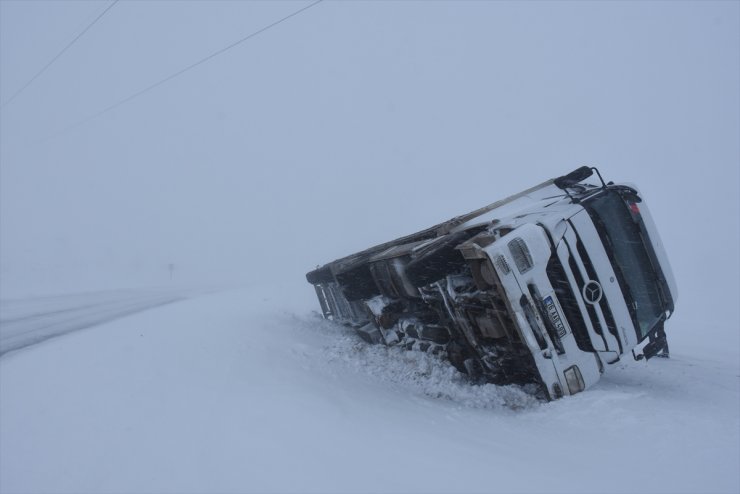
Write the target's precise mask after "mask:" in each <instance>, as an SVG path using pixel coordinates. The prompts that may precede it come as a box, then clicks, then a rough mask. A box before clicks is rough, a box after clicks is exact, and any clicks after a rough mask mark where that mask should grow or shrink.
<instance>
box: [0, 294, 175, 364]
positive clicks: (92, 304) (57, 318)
mask: <svg viewBox="0 0 740 494" xmlns="http://www.w3.org/2000/svg"><path fill="white" fill-rule="evenodd" d="M186 296H187V292H186V291H179V292H175V291H172V290H166V291H163V290H112V291H104V292H93V293H82V294H79V293H76V294H69V295H57V296H46V297H38V298H31V299H11V300H4V301H2V302H0V308H1V309H2V312H1V313H0V355H2V354H4V353H6V352H9V351H11V350H17V349H19V348H24V347H26V346H29V345H33V344H35V343H39V342H41V341H44V340H47V339H49V338H53V337H55V336H60V335H63V334H66V333H69V332H71V331H75V330H78V329H84V328H89V327H92V326H96V325H99V324H102V323H104V322H106V321H111V320H114V319H118V318H121V317H123V316H126V315H128V314H134V313H136V312H141V311H142V310H146V309H151V308H153V307H159V306H160V305H165V304H169V303H172V302H176V301H178V300H182V299H184V298H185V297H186Z"/></svg>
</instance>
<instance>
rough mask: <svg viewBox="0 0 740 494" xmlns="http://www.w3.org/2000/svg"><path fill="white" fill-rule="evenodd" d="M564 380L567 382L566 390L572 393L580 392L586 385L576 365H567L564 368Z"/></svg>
mask: <svg viewBox="0 0 740 494" xmlns="http://www.w3.org/2000/svg"><path fill="white" fill-rule="evenodd" d="M564 374H565V382H566V383H568V391H570V394H572V395H574V394H576V393H580V392H581V391H583V390H584V388H585V387H586V383H584V382H583V376H582V375H581V371H580V370H579V369H578V366H577V365H574V366H572V367H568V368H567V369H565V373H564Z"/></svg>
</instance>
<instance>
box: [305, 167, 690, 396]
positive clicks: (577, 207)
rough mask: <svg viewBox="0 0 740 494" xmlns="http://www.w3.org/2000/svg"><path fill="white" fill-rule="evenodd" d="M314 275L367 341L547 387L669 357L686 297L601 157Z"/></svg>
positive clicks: (332, 312) (553, 391) (324, 297)
mask: <svg viewBox="0 0 740 494" xmlns="http://www.w3.org/2000/svg"><path fill="white" fill-rule="evenodd" d="M594 172H596V175H597V176H598V179H599V180H598V183H596V184H590V183H585V181H586V180H588V179H589V178H590V177H593V173H594ZM306 278H307V280H308V282H309V283H311V284H312V285H314V287H315V289H316V294H317V295H318V299H319V303H320V305H321V310H322V313H323V316H324V317H325V318H327V319H331V320H334V321H337V322H340V323H343V324H346V325H349V326H351V327H353V328H354V329H355V330H356V331H357V333H358V334H359V335H360V336H361V337H362V338H363V339H365V340H366V341H368V342H371V343H379V344H385V345H400V346H402V347H404V348H407V349H410V350H411V349H413V350H421V351H426V352H431V353H434V354H437V355H440V356H441V357H443V358H446V359H447V360H449V361H450V362H451V363H452V365H454V366H455V367H456V368H457V369H458V370H460V371H461V372H464V373H466V374H469V375H470V376H471V377H472V378H474V379H475V380H479V381H482V382H491V383H496V384H530V383H534V384H537V385H538V386H539V388H541V390H542V393H543V395H544V396H546V397H547V398H549V399H556V398H559V397H561V396H563V395H571V394H574V393H578V392H580V391H583V390H584V389H586V388H588V387H589V386H591V385H593V384H594V383H596V382H597V381H598V380H599V378H600V376H601V374H602V373H603V372H604V371H605V369H606V368H607V367H608V366H609V365H612V364H615V363H616V362H618V361H619V360H620V358H622V357H623V356H625V355H626V354H627V353H628V352H631V353H632V355H633V357H634V358H635V359H638V360H639V359H642V358H647V359H649V358H651V357H654V356H656V355H660V356H667V354H668V344H667V340H666V335H665V331H664V323H665V321H666V320H667V319H668V318H669V317H670V316H671V314H672V313H673V309H674V304H675V301H676V296H677V292H676V284H675V281H674V278H673V274H672V272H671V268H670V265H669V263H668V260H667V257H666V254H665V251H664V249H663V246H662V244H661V241H660V238H659V236H658V232H657V230H656V228H655V225H654V223H653V220H652V218H651V216H650V213H649V211H648V209H647V206H646V204H645V201H644V199H643V197H642V195H641V194H640V192H639V190H638V189H637V188H636V187H635V186H634V185H630V184H614V183H612V182H609V183H608V184H607V183H605V182H604V180H603V179H602V178H601V174H600V173H599V172H598V170H597V169H596V168H592V167H581V168H578V169H577V170H575V171H573V172H571V173H569V174H567V175H564V176H561V177H559V178H556V179H552V180H548V181H546V182H543V183H541V184H539V185H537V186H535V187H532V188H530V189H527V190H525V191H523V192H520V193H518V194H515V195H513V196H510V197H507V198H505V199H502V200H500V201H497V202H494V203H492V204H490V205H488V206H485V207H483V208H480V209H478V210H475V211H473V212H470V213H468V214H465V215H462V216H458V217H455V218H452V219H450V220H448V221H445V222H443V223H440V224H438V225H435V226H433V227H430V228H427V229H426V230H422V231H420V232H417V233H414V234H412V235H408V236H405V237H402V238H399V239H396V240H393V241H390V242H386V243H384V244H380V245H377V246H375V247H371V248H369V249H366V250H364V251H362V252H358V253H356V254H352V255H350V256H347V257H344V258H341V259H337V260H335V261H333V262H330V263H328V264H326V265H324V266H320V267H317V268H316V269H315V270H313V271H311V272H309V273H308V274H307V275H306ZM638 348H639V350H638Z"/></svg>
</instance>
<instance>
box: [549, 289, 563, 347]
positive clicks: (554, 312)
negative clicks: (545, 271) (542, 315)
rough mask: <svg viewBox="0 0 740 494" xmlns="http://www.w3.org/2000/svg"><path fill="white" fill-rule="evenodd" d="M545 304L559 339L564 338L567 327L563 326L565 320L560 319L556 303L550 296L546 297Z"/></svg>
mask: <svg viewBox="0 0 740 494" xmlns="http://www.w3.org/2000/svg"><path fill="white" fill-rule="evenodd" d="M544 302H545V308H546V309H547V315H548V316H550V321H551V322H552V325H553V326H555V331H557V332H558V338H562V337H563V336H565V325H564V324H563V320H562V319H560V314H559V313H558V309H557V307H555V302H554V301H553V299H552V297H550V296H547V297H545V300H544Z"/></svg>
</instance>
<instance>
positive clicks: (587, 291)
mask: <svg viewBox="0 0 740 494" xmlns="http://www.w3.org/2000/svg"><path fill="white" fill-rule="evenodd" d="M602 295H603V293H602V291H601V285H599V282H598V281H594V280H589V281H588V283H586V285H585V286H584V287H583V300H585V301H586V302H587V303H589V304H592V305H593V304H598V303H599V301H601V296H602Z"/></svg>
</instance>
